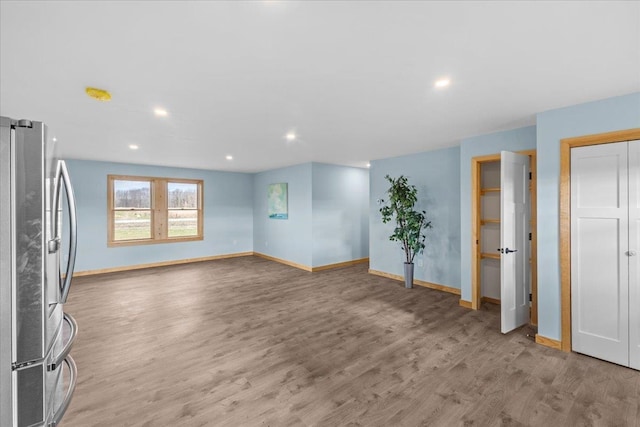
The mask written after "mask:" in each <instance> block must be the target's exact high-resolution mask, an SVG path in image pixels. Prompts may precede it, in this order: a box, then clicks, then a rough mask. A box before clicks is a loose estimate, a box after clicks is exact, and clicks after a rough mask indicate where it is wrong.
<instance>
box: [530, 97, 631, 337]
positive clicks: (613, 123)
mask: <svg viewBox="0 0 640 427" xmlns="http://www.w3.org/2000/svg"><path fill="white" fill-rule="evenodd" d="M637 127H640V93H638V92H637V93H633V94H630V95H625V96H620V97H616V98H608V99H605V100H602V101H596V102H590V103H586V104H580V105H576V106H572V107H567V108H560V109H557V110H551V111H546V112H544V113H540V114H538V116H537V133H538V137H537V148H538V152H537V154H538V333H539V334H540V335H542V336H545V337H547V338H552V339H555V340H559V339H560V335H561V328H562V325H561V305H560V289H561V286H560V256H559V239H560V236H559V217H560V208H559V199H560V193H559V186H560V140H561V139H563V138H570V137H575V136H583V135H590V134H595V133H603V132H609V131H616V130H624V129H631V128H637Z"/></svg>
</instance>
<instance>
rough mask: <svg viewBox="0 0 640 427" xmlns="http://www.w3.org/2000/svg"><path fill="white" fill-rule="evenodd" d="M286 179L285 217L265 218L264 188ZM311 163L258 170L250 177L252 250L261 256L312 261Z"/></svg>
mask: <svg viewBox="0 0 640 427" xmlns="http://www.w3.org/2000/svg"><path fill="white" fill-rule="evenodd" d="M280 182H286V183H287V184H288V190H289V200H288V204H289V219H271V218H268V217H267V187H268V185H269V184H276V183H280ZM311 192H312V185H311V163H305V164H302V165H297V166H291V167H287V168H282V169H275V170H271V171H266V172H260V173H257V174H255V175H254V176H253V206H254V217H253V229H254V234H253V250H254V251H255V252H259V253H262V254H265V255H269V256H272V257H276V258H280V259H284V260H287V261H292V262H295V263H297V264H302V265H305V266H311V265H313V264H312V259H313V255H312V245H311V242H312V227H311V224H312V219H313V216H312V211H311Z"/></svg>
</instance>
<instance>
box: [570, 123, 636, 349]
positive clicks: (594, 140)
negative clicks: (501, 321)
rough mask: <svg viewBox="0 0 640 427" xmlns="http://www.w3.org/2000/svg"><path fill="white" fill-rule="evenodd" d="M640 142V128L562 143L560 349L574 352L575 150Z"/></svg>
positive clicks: (587, 136) (580, 137)
mask: <svg viewBox="0 0 640 427" xmlns="http://www.w3.org/2000/svg"><path fill="white" fill-rule="evenodd" d="M635 139H640V128H634V129H628V130H621V131H615V132H606V133H599V134H594V135H586V136H578V137H574V138H565V139H561V140H560V309H561V321H562V331H561V333H562V336H561V337H560V348H561V349H562V351H565V352H570V351H571V149H572V148H574V147H585V146H587V145H599V144H610V143H614V142H624V141H632V140H635Z"/></svg>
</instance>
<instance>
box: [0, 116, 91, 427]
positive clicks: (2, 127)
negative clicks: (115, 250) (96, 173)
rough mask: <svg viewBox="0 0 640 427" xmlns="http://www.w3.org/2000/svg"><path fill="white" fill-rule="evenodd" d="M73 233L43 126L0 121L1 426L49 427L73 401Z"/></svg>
mask: <svg viewBox="0 0 640 427" xmlns="http://www.w3.org/2000/svg"><path fill="white" fill-rule="evenodd" d="M63 206H64V209H62V207H63ZM76 230H77V226H76V209H75V199H74V195H73V190H72V188H71V182H70V179H69V174H68V172H67V168H66V165H65V163H64V161H62V160H59V159H58V158H57V156H56V147H55V142H54V141H53V140H50V139H49V135H47V127H46V126H45V125H44V124H43V123H41V122H36V121H29V120H12V119H9V118H7V117H0V426H2V427H26V426H47V427H49V426H55V425H57V424H58V423H59V422H60V420H61V419H62V416H63V415H64V413H65V411H66V410H67V408H68V406H69V403H70V401H71V396H72V394H73V391H74V389H75V384H76V377H77V370H76V365H75V363H74V361H73V359H72V358H71V356H70V355H69V351H70V350H71V346H72V345H73V342H74V340H75V337H76V334H77V330H78V328H77V325H76V322H75V320H74V319H73V317H71V316H70V315H69V314H66V313H64V308H63V307H64V303H65V301H66V299H67V295H68V293H69V287H70V285H71V278H72V275H73V266H74V263H75V254H76V240H77V239H76ZM63 251H64V255H63V254H62V252H63ZM61 261H62V262H64V264H65V265H64V268H62V269H61V265H60V264H61Z"/></svg>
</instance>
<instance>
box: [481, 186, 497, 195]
mask: <svg viewBox="0 0 640 427" xmlns="http://www.w3.org/2000/svg"><path fill="white" fill-rule="evenodd" d="M498 191H500V187H487V188H481V189H480V194H485V193H495V192H498Z"/></svg>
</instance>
